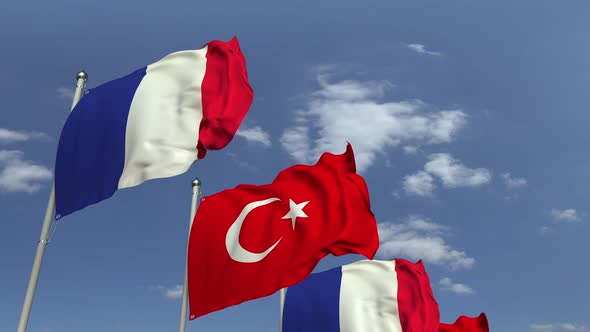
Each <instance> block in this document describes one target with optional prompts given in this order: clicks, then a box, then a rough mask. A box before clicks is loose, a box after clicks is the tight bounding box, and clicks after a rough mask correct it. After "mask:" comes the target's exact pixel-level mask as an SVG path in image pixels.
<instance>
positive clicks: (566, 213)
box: [551, 209, 581, 221]
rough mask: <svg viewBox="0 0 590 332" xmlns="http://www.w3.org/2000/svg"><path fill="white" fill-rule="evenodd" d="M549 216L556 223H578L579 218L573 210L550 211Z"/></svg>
mask: <svg viewBox="0 0 590 332" xmlns="http://www.w3.org/2000/svg"><path fill="white" fill-rule="evenodd" d="M551 216H553V218H554V219H555V220H558V221H580V220H581V219H580V216H578V212H577V211H576V210H575V209H565V210H558V209H552V210H551Z"/></svg>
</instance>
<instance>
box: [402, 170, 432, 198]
mask: <svg viewBox="0 0 590 332" xmlns="http://www.w3.org/2000/svg"><path fill="white" fill-rule="evenodd" d="M434 187H435V186H434V183H433V178H432V176H431V175H430V174H428V173H426V172H424V171H419V172H418V173H416V174H413V175H407V176H406V177H405V178H404V190H405V191H406V193H408V194H414V195H418V196H431V195H432V191H433V190H434Z"/></svg>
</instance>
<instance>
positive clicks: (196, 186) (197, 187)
mask: <svg viewBox="0 0 590 332" xmlns="http://www.w3.org/2000/svg"><path fill="white" fill-rule="evenodd" d="M201 184H202V183H201V180H199V179H196V178H195V179H194V180H193V199H192V202H191V217H190V220H189V223H188V235H189V238H190V235H191V228H192V226H193V219H195V214H196V213H197V207H198V204H199V196H201ZM187 273H188V241H187V251H186V256H185V265H184V286H183V287H182V306H181V307H180V325H179V327H178V331H179V332H184V331H185V329H186V320H187V317H186V308H187V307H188V292H187V288H188V275H187Z"/></svg>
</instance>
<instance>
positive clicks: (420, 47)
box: [407, 44, 442, 56]
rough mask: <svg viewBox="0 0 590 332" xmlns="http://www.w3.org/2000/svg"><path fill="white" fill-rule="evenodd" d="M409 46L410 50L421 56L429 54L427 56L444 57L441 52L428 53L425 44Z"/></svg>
mask: <svg viewBox="0 0 590 332" xmlns="http://www.w3.org/2000/svg"><path fill="white" fill-rule="evenodd" d="M407 46H408V48H409V49H410V50H412V51H414V52H417V53H420V54H427V55H434V56H440V55H442V54H441V53H440V52H433V51H427V50H426V46H424V45H423V44H408V45H407Z"/></svg>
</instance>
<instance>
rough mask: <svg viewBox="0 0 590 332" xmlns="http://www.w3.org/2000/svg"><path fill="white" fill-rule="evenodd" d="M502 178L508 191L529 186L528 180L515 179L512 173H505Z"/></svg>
mask: <svg viewBox="0 0 590 332" xmlns="http://www.w3.org/2000/svg"><path fill="white" fill-rule="evenodd" d="M501 176H502V179H504V184H506V187H507V188H508V189H517V188H522V187H525V186H526V185H527V180H526V179H525V178H513V177H512V176H511V175H510V173H504V174H502V175H501Z"/></svg>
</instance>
